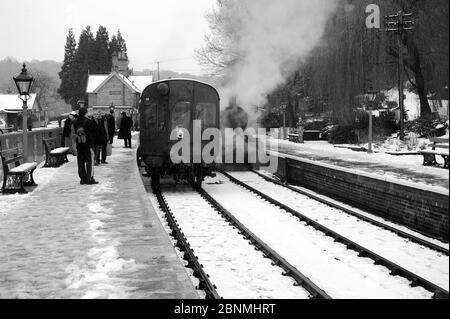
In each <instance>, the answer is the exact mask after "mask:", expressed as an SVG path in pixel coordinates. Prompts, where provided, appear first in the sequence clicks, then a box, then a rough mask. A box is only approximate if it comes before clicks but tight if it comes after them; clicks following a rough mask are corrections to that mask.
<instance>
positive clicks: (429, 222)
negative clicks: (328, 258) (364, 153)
mask: <svg viewBox="0 0 450 319" xmlns="http://www.w3.org/2000/svg"><path fill="white" fill-rule="evenodd" d="M443 173H444V174H447V172H446V171H443ZM277 175H279V176H280V177H281V178H283V179H286V180H287V182H288V183H291V184H295V185H299V186H303V187H305V188H308V189H311V190H314V191H316V192H318V193H321V194H324V195H327V196H329V197H332V198H335V199H338V200H340V201H342V202H345V203H347V204H350V205H353V206H354V207H357V208H360V209H363V210H365V211H368V212H371V213H373V214H374V215H377V216H380V217H383V218H385V219H388V220H391V221H394V222H396V223H399V224H401V225H404V226H406V227H408V228H410V229H413V230H416V231H418V232H421V233H423V234H426V235H428V236H431V237H434V238H438V239H441V240H444V241H447V242H448V240H449V212H448V209H449V195H448V192H447V193H446V194H445V192H439V191H434V190H431V189H428V188H427V187H426V186H424V187H423V188H420V187H416V186H415V185H413V184H411V183H407V182H405V183H402V182H396V181H392V180H388V179H387V178H384V179H383V178H376V177H375V176H374V177H372V176H369V175H368V174H364V173H363V172H361V174H359V173H356V172H352V171H351V170H348V169H344V168H340V167H336V166H331V165H327V164H322V163H314V162H312V161H309V160H304V159H294V158H289V157H281V158H279V166H278V173H277Z"/></svg>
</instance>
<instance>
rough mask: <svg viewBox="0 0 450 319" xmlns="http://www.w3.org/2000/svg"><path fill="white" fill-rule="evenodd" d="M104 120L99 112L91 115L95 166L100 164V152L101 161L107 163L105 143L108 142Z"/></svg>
mask: <svg viewBox="0 0 450 319" xmlns="http://www.w3.org/2000/svg"><path fill="white" fill-rule="evenodd" d="M105 122H106V119H105V117H104V116H102V115H100V114H97V115H95V116H93V117H92V124H93V127H94V152H95V165H96V166H97V165H100V153H101V163H103V164H108V163H107V162H106V143H108V138H107V136H108V132H107V130H106V127H105V125H106V123H105Z"/></svg>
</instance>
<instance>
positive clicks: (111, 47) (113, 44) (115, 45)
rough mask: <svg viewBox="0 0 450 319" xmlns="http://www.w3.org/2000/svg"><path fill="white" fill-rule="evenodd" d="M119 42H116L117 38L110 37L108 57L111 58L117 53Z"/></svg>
mask: <svg viewBox="0 0 450 319" xmlns="http://www.w3.org/2000/svg"><path fill="white" fill-rule="evenodd" d="M119 51H120V47H119V41H117V37H116V36H115V35H113V36H112V37H111V41H110V42H109V55H110V56H112V55H113V53H114V52H119Z"/></svg>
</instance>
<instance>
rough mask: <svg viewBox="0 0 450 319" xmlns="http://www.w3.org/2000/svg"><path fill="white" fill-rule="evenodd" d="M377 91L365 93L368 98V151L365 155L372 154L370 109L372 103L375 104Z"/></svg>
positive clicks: (371, 90)
mask: <svg viewBox="0 0 450 319" xmlns="http://www.w3.org/2000/svg"><path fill="white" fill-rule="evenodd" d="M377 94H378V91H374V90H373V89H372V88H370V90H368V91H367V95H368V97H369V150H368V151H367V153H369V154H371V153H373V149H372V131H373V124H372V107H373V103H374V102H375V99H376V98H377Z"/></svg>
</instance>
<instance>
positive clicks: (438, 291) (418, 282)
mask: <svg viewBox="0 0 450 319" xmlns="http://www.w3.org/2000/svg"><path fill="white" fill-rule="evenodd" d="M220 173H221V174H223V175H224V176H225V177H226V178H228V179H229V180H230V181H231V182H233V183H234V184H236V185H238V186H240V187H242V188H244V189H247V190H248V191H250V192H252V193H253V194H256V195H257V196H259V197H260V198H262V199H263V200H265V201H267V202H269V203H271V204H273V205H275V206H277V207H279V208H281V209H282V210H284V211H286V212H288V213H290V214H291V215H293V216H295V217H297V218H298V219H299V220H301V221H302V222H304V223H305V224H306V225H309V226H312V227H313V228H314V229H316V230H318V231H320V232H322V233H323V234H325V235H326V236H329V237H331V238H333V240H334V241H335V242H339V243H342V244H344V245H345V246H346V247H347V249H350V250H353V251H356V252H357V253H358V256H360V257H368V258H370V259H372V260H373V261H374V262H375V264H376V265H381V266H384V267H386V268H387V269H389V270H390V274H391V275H392V276H396V275H397V276H401V277H404V278H406V279H408V280H409V281H410V285H411V286H412V287H417V286H420V287H423V288H424V289H426V290H428V291H430V292H432V293H433V298H435V299H448V298H449V293H448V291H447V290H445V289H443V288H441V287H439V286H437V285H435V284H434V283H432V282H430V281H428V280H426V279H424V278H422V277H421V276H418V275H417V274H415V273H413V272H411V271H409V270H407V269H405V268H403V267H401V266H399V265H397V264H396V263H394V262H392V261H390V260H388V259H386V258H384V257H382V256H380V255H378V254H376V253H374V252H373V251H371V250H369V249H367V248H365V247H363V246H361V245H359V244H358V243H356V242H354V241H351V240H350V239H348V238H346V237H344V236H342V235H340V234H338V233H337V232H335V231H333V230H331V229H329V228H327V227H325V226H323V225H322V224H320V223H318V222H316V221H315V220H312V219H311V218H309V217H307V216H305V215H304V214H301V213H300V212H298V211H296V210H294V209H292V208H291V207H288V206H286V205H284V204H283V203H281V202H279V201H277V200H275V199H274V198H272V197H270V196H268V195H266V194H264V193H262V192H261V191H258V190H257V189H255V188H253V187H251V186H249V185H248V184H246V183H244V182H242V181H240V180H238V179H236V178H235V177H233V176H231V175H230V174H228V173H226V172H223V171H220Z"/></svg>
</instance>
